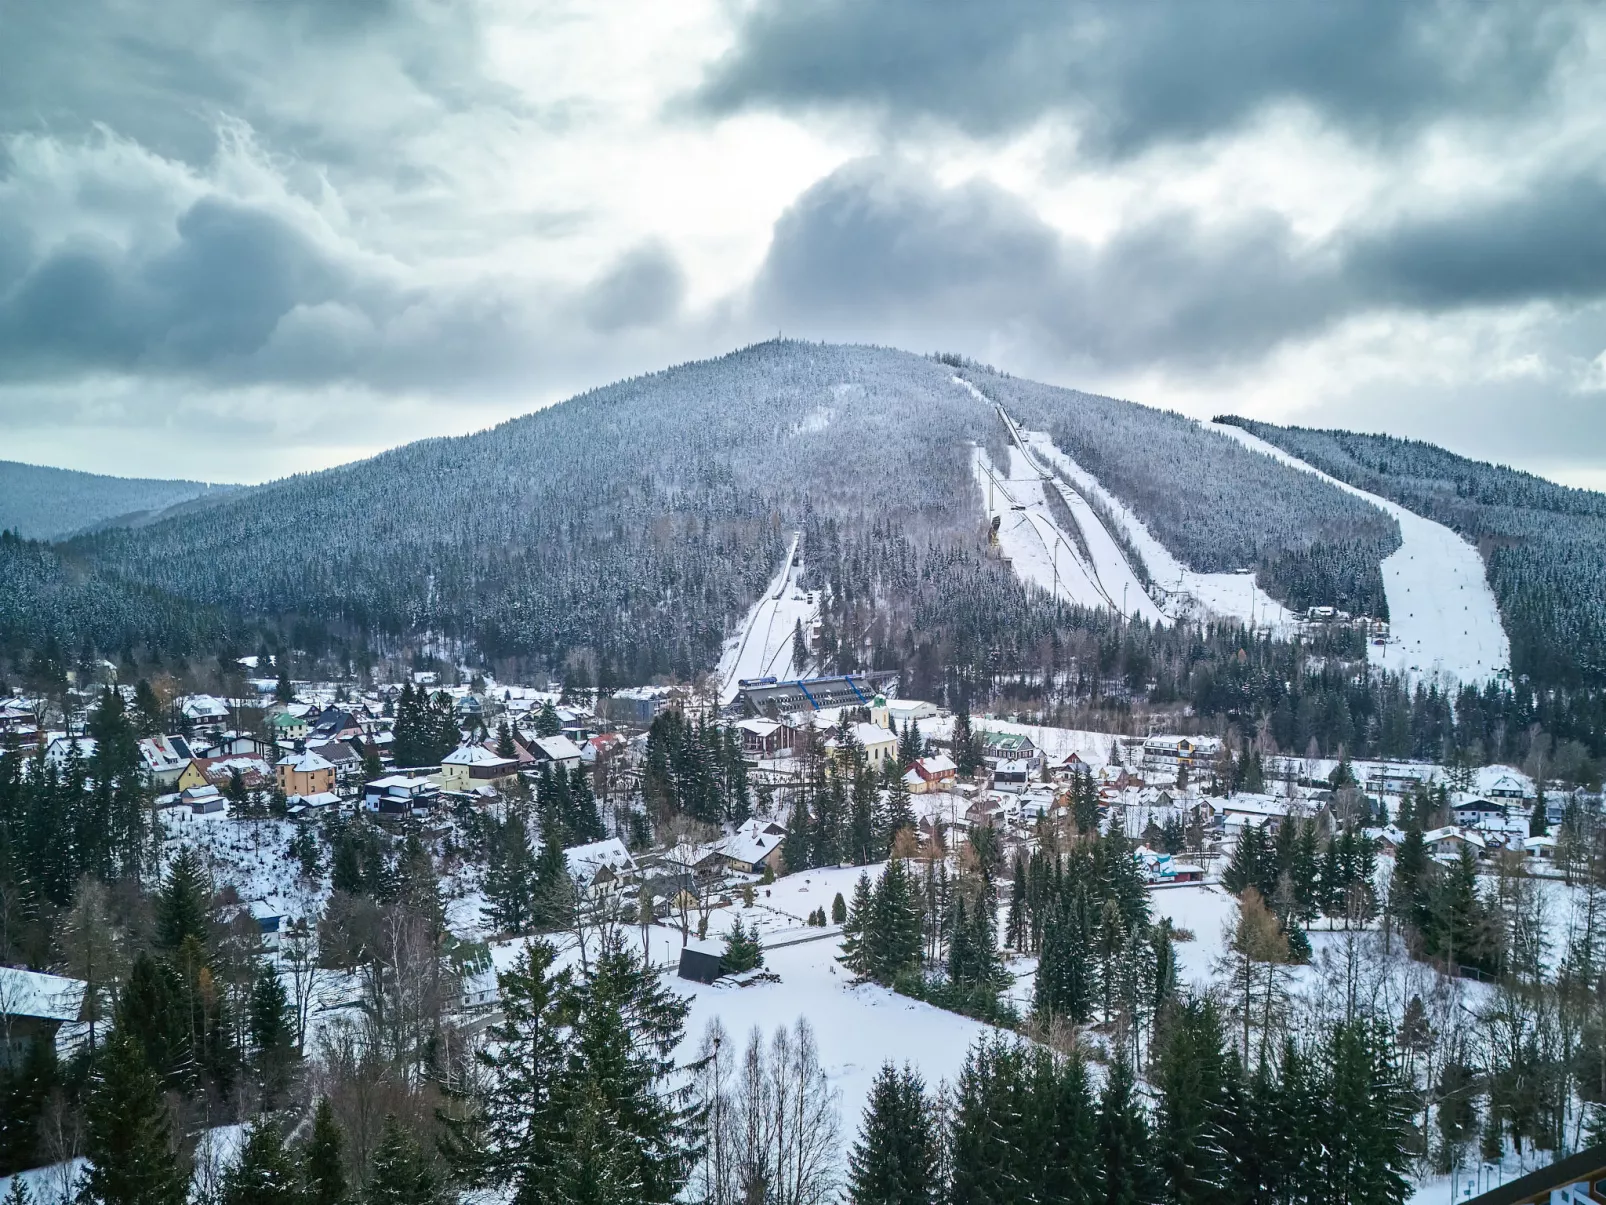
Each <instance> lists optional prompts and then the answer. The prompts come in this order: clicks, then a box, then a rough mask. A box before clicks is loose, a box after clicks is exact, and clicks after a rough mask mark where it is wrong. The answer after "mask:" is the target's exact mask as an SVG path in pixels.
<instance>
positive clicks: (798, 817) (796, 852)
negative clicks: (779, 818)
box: [781, 794, 814, 874]
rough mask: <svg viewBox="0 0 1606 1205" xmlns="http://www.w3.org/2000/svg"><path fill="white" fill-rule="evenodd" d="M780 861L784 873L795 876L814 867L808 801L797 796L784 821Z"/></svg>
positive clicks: (812, 837) (803, 797) (812, 838)
mask: <svg viewBox="0 0 1606 1205" xmlns="http://www.w3.org/2000/svg"><path fill="white" fill-rule="evenodd" d="M781 860H782V861H783V862H785V863H786V873H787V874H796V873H797V872H798V871H800V870H807V869H808V868H809V867H811V866H813V865H814V833H813V825H812V824H811V823H810V816H809V804H808V799H807V798H806V797H805V796H803V795H801V794H800V795H799V796H798V797H797V799H796V801H795V802H794V803H793V804H792V812H791V815H789V816H788V817H787V819H786V836H785V837H784V838H782V840H781Z"/></svg>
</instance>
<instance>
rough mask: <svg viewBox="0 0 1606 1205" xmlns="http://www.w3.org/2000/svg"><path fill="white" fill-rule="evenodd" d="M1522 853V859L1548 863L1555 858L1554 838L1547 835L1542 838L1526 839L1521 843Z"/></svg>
mask: <svg viewBox="0 0 1606 1205" xmlns="http://www.w3.org/2000/svg"><path fill="white" fill-rule="evenodd" d="M1522 852H1523V856H1524V857H1528V858H1537V859H1539V860H1540V861H1541V862H1549V861H1550V860H1551V859H1553V858H1554V857H1555V856H1556V838H1554V837H1552V836H1551V835H1550V834H1549V833H1546V834H1545V835H1544V836H1542V837H1526V838H1524V839H1523V842H1522Z"/></svg>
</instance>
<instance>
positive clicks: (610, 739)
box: [580, 732, 630, 766]
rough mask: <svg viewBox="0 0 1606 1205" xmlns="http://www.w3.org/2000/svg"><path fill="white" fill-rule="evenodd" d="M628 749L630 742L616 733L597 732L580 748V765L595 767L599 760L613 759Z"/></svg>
mask: <svg viewBox="0 0 1606 1205" xmlns="http://www.w3.org/2000/svg"><path fill="white" fill-rule="evenodd" d="M629 747H630V742H629V741H627V740H625V738H624V737H622V736H620V735H619V734H618V733H617V732H599V733H597V735H596V736H593V737H591V738H590V739H589V740H587V741H586V743H585V744H583V745H581V746H580V763H581V764H582V765H585V766H595V765H596V764H597V762H598V761H599V760H606V759H608V758H610V757H615V756H617V755H619V754H621V753H623V752H624V751H625V750H626V749H628V748H629Z"/></svg>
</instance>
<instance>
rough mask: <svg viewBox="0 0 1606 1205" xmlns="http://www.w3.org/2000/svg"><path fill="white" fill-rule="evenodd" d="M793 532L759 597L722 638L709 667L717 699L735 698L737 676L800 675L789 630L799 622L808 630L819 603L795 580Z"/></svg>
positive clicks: (728, 699)
mask: <svg viewBox="0 0 1606 1205" xmlns="http://www.w3.org/2000/svg"><path fill="white" fill-rule="evenodd" d="M798 539H799V537H796V536H794V537H793V538H792V547H791V548H790V549H789V550H788V551H787V554H786V563H785V564H784V565H782V566H781V569H780V572H778V573H777V574H776V575H775V579H774V580H773V581H772V582H770V584H769V586H768V587H767V588H766V589H765V591H764V597H763V598H761V599H759V600H758V601H757V602H756V603H754V604H753V607H752V609H751V610H750V611H748V613H747V618H746V619H744V620H743V621H742V629H741V631H740V632H739V633H737V634H736V635H735V636H733V637H732V638H731V639H730V640H729V641H727V642H726V644H725V651H724V653H723V654H722V655H721V656H720V659H719V666H718V668H717V669H716V670H715V671H714V672H715V674H716V676H717V677H718V678H719V683H720V687H719V701H720V702H721V703H729V702H731V701H732V700H734V699H735V698H736V694H737V692H738V690H739V689H740V687H739V686H738V685H737V684H738V683H739V682H740V681H741V680H742V679H743V678H763V677H767V676H769V675H772V674H773V675H774V676H775V677H777V678H783V679H784V678H792V677H797V676H799V675H801V674H802V673H803V672H804V670H805V667H804V666H801V665H793V664H792V633H793V631H794V630H795V629H796V627H797V625H798V624H799V623H801V624H802V625H803V630H804V631H805V632H807V631H808V629H809V626H810V625H811V624H812V623H813V622H814V616H815V612H816V611H817V610H818V609H819V608H818V606H817V605H816V604H815V603H812V602H810V601H809V597H808V593H807V592H806V591H804V590H803V589H802V588H801V587H800V586H799V585H798V582H797V578H798V573H799V570H800V568H801V567H800V566H799V564H798V560H797V545H798Z"/></svg>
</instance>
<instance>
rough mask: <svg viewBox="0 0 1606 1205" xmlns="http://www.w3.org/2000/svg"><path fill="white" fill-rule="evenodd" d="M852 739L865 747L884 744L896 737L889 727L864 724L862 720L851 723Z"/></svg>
mask: <svg viewBox="0 0 1606 1205" xmlns="http://www.w3.org/2000/svg"><path fill="white" fill-rule="evenodd" d="M853 739H854V740H856V741H858V742H859V744H861V745H863V746H864V747H865V748H869V747H870V746H871V745H885V744H888V743H889V742H891V741H894V740H896V739H897V738H896V737H895V736H893V735H892V732H891V731H890V730H889V729H886V728H883V727H882V726H881V725H880V724H866V723H864V722H863V721H860V722H859V723H857V724H855V725H853Z"/></svg>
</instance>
